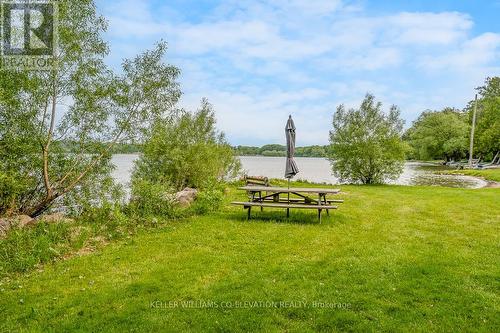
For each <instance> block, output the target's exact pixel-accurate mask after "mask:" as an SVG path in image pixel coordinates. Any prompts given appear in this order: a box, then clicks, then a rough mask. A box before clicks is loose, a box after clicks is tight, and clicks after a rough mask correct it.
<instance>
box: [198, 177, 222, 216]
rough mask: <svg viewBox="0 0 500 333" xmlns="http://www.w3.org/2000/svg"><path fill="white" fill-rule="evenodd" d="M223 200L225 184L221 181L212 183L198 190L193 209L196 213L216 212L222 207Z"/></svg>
mask: <svg viewBox="0 0 500 333" xmlns="http://www.w3.org/2000/svg"><path fill="white" fill-rule="evenodd" d="M223 202H224V186H222V185H221V184H219V183H212V184H210V185H206V186H205V187H204V188H203V190H201V191H200V192H198V195H197V197H196V201H195V202H194V204H193V208H192V209H193V211H194V212H195V213H196V214H206V213H210V212H215V211H217V210H219V209H220V208H221V206H222V204H223Z"/></svg>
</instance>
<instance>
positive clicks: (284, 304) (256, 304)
mask: <svg viewBox="0 0 500 333" xmlns="http://www.w3.org/2000/svg"><path fill="white" fill-rule="evenodd" d="M149 308H151V309H176V308H182V309H210V308H211V309H253V308H277V309H278V308H285V309H286V308H322V309H333V310H349V309H351V308H352V305H351V303H346V302H326V301H311V302H308V301H294V300H288V301H262V300H253V301H212V300H189V301H164V300H154V301H151V302H150V303H149Z"/></svg>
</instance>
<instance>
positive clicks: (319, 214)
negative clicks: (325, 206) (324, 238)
mask: <svg viewBox="0 0 500 333" xmlns="http://www.w3.org/2000/svg"><path fill="white" fill-rule="evenodd" d="M318 220H319V223H321V209H318Z"/></svg>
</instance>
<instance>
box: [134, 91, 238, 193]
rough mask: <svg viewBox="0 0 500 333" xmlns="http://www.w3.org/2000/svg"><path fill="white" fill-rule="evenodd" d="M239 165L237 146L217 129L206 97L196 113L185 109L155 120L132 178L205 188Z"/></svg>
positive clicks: (170, 186)
mask: <svg viewBox="0 0 500 333" xmlns="http://www.w3.org/2000/svg"><path fill="white" fill-rule="evenodd" d="M238 169H239V160H238V159H237V158H236V157H235V156H234V152H233V149H232V148H231V146H230V145H229V144H228V143H227V142H226V140H225V138H224V134H223V133H220V132H218V131H217V128H216V120H215V115H214V111H213V108H212V106H211V105H210V104H209V103H208V102H207V101H206V100H203V101H202V105H201V108H200V109H199V110H198V111H197V112H195V113H189V112H181V114H180V115H179V116H178V117H176V118H174V119H165V120H161V121H158V122H156V123H155V125H154V128H153V131H152V134H151V136H150V137H149V138H148V140H147V141H146V142H145V144H144V153H143V155H141V158H140V159H139V160H138V161H137V163H136V166H135V170H134V173H133V177H132V178H133V183H134V182H139V181H141V182H144V181H146V182H149V183H150V184H152V185H154V186H156V185H157V184H162V185H164V187H165V190H166V191H168V190H170V189H171V190H181V189H183V188H185V187H194V188H201V189H203V188H204V187H206V186H209V185H210V184H213V183H217V182H220V181H222V180H224V178H225V177H226V176H227V175H228V174H235V173H236V172H237V171H238ZM135 194H137V195H140V193H135Z"/></svg>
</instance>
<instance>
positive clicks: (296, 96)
mask: <svg viewBox="0 0 500 333" xmlns="http://www.w3.org/2000/svg"><path fill="white" fill-rule="evenodd" d="M97 4H98V10H99V12H100V13H101V14H102V15H104V16H105V17H106V18H107V19H108V21H109V28H108V32H107V33H106V36H105V38H106V40H107V41H108V42H109V44H110V49H111V52H110V55H109V57H108V58H107V60H106V61H107V62H108V64H109V65H110V66H112V67H114V68H116V69H117V70H118V69H119V68H120V64H121V62H122V60H123V59H124V58H130V57H133V56H135V55H137V54H139V53H141V52H142V51H144V50H146V49H149V48H152V47H153V46H154V45H155V43H156V42H157V41H159V40H161V39H163V40H165V41H167V42H168V45H169V50H168V52H167V56H166V59H165V62H166V63H169V64H172V65H175V66H177V67H179V68H180V69H181V71H182V75H181V77H180V79H179V82H180V83H181V86H182V90H183V96H182V99H181V101H180V103H179V106H180V107H183V108H185V109H187V110H196V109H197V108H198V107H199V105H200V101H201V99H202V98H203V97H206V98H207V99H208V100H209V101H210V103H212V104H213V106H214V109H215V111H216V116H217V120H218V127H219V129H220V130H222V131H224V132H225V134H226V137H227V139H228V141H229V142H230V143H231V144H233V145H263V144H267V143H281V144H283V143H284V142H285V136H284V127H285V124H286V120H287V118H288V115H289V114H291V115H292V116H293V118H294V121H295V125H296V127H297V145H298V146H304V145H314V144H320V145H323V144H327V143H328V135H329V130H330V128H331V122H332V116H333V113H334V112H335V110H336V108H337V106H338V105H340V104H344V105H346V106H347V107H356V106H359V104H360V103H361V101H362V100H363V98H364V96H365V95H366V93H372V94H374V95H375V97H376V98H377V100H379V101H381V102H382V103H383V107H384V110H388V109H389V107H390V106H391V105H392V104H395V105H397V106H399V108H400V109H401V116H402V118H403V119H404V120H405V121H406V126H407V127H408V126H411V123H412V121H414V120H415V119H416V118H417V117H418V116H419V114H420V113H421V112H422V111H424V110H439V109H442V108H444V107H447V106H450V107H456V108H463V107H464V106H465V105H466V104H467V102H468V101H470V100H472V99H473V98H474V94H475V90H474V88H476V87H478V86H480V85H482V83H483V82H484V80H485V78H486V77H487V76H498V75H500V20H499V19H498V17H499V14H500V0H492V1H474V0H467V1H465V0H464V1H460V0H455V1H452V0H444V1H443V0H439V1H436V0H433V1H409V0H408V1H374V0H373V1H368V0H360V1H347V0H345V1H344V0H268V1H263V0H221V1H215V0H97Z"/></svg>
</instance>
